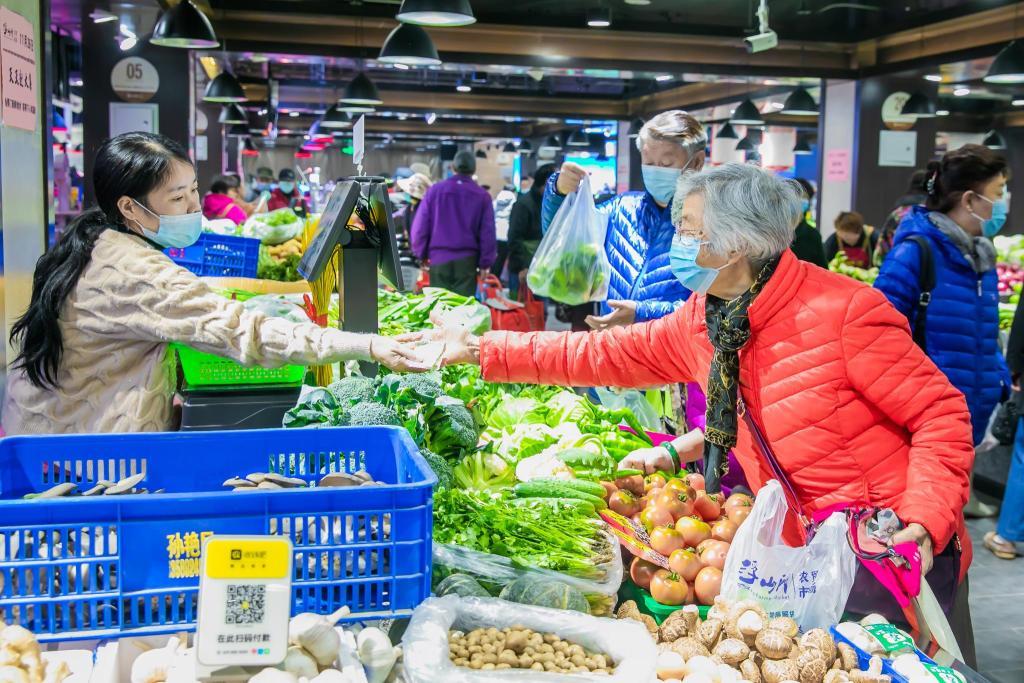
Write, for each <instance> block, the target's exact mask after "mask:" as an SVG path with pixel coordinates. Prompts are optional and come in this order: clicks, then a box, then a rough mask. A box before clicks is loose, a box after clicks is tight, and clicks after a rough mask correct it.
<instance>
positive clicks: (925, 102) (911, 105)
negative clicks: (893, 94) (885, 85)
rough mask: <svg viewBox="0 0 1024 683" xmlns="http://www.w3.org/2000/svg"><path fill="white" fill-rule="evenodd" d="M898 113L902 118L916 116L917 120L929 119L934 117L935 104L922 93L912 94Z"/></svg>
mask: <svg viewBox="0 0 1024 683" xmlns="http://www.w3.org/2000/svg"><path fill="white" fill-rule="evenodd" d="M900 113H901V114H903V115H904V116H916V117H917V118H919V119H930V118H933V117H934V116H935V102H933V101H932V98H930V97H928V96H927V95H925V94H924V93H922V92H914V93H912V94H911V95H910V97H909V98H908V99H907V101H906V102H904V103H903V109H901V110H900Z"/></svg>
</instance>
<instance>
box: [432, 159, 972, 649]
mask: <svg viewBox="0 0 1024 683" xmlns="http://www.w3.org/2000/svg"><path fill="white" fill-rule="evenodd" d="M673 206H674V210H673V214H674V215H673V224H674V225H675V226H676V229H677V233H676V236H675V238H674V241H673V244H672V250H671V252H670V254H671V260H672V268H673V271H674V272H675V274H676V276H677V277H678V278H679V279H680V280H681V281H682V283H683V285H684V286H685V287H687V288H689V289H691V290H693V291H694V292H695V293H696V294H697V295H696V296H693V297H691V298H690V299H689V300H688V301H687V302H686V303H685V304H684V305H683V306H682V307H681V308H680V309H679V310H678V311H677V312H675V313H674V314H672V315H669V316H667V317H665V318H662V319H660V320H656V321H652V322H649V323H645V324H640V325H633V326H629V327H621V328H617V329H611V330H608V331H603V332H593V333H555V332H539V333H530V334H517V333H508V332H494V333H490V334H487V335H485V336H483V337H481V338H476V337H472V336H470V335H469V334H468V333H467V332H466V331H464V330H445V331H443V332H441V333H439V334H440V335H441V336H443V337H445V340H446V343H447V351H446V362H449V363H479V364H480V366H481V368H482V370H483V375H484V378H485V379H487V380H489V381H494V382H530V383H537V384H557V385H563V386H602V385H611V386H618V387H647V386H655V385H662V384H670V383H675V382H698V383H699V384H700V385H701V387H702V388H703V389H704V390H705V392H706V394H707V396H708V415H707V419H708V426H707V430H706V444H705V459H706V460H709V461H711V462H721V461H722V456H723V455H724V453H725V452H727V451H728V450H729V449H730V448H734V450H735V453H736V456H737V459H738V460H739V463H740V465H741V467H742V468H743V472H744V474H745V475H746V478H747V481H748V482H749V483H750V485H751V487H752V488H753V490H754V491H755V492H756V491H757V490H759V489H760V487H761V486H762V485H763V484H764V483H765V482H767V481H768V480H769V479H772V478H774V475H773V474H772V471H771V470H770V468H769V465H768V463H767V461H766V459H765V457H764V454H763V453H762V452H761V451H760V450H759V448H758V446H757V445H756V444H755V442H754V440H753V438H752V435H751V432H750V430H749V429H748V428H747V425H746V423H745V422H744V421H743V420H741V419H739V416H738V410H737V399H738V398H742V400H743V402H744V403H745V405H746V409H747V410H748V411H749V412H750V414H751V417H752V418H753V420H754V421H755V423H756V424H757V425H758V426H759V427H760V429H761V431H762V432H763V433H764V435H765V437H766V440H767V442H768V445H769V446H770V448H771V450H772V451H773V452H774V453H775V456H776V457H777V459H778V461H779V464H780V466H781V468H782V470H783V472H784V473H785V475H786V476H787V478H788V479H789V480H790V482H791V483H792V484H793V487H794V489H795V492H796V495H797V497H798V498H799V503H800V504H801V506H802V507H803V508H804V510H805V511H806V512H808V513H809V514H813V513H814V512H815V511H818V510H823V509H825V508H827V507H830V506H833V505H836V504H844V503H854V504H861V505H872V506H879V507H887V508H891V509H893V510H895V511H896V513H897V514H898V515H899V517H900V518H901V519H902V520H903V522H904V523H905V524H906V527H905V528H904V529H903V530H901V531H900V532H898V533H897V534H896V536H895V537H894V539H893V540H894V543H900V542H907V541H911V540H912V541H915V542H916V543H918V545H919V546H920V549H921V553H922V557H923V558H924V567H925V570H926V571H927V569H929V568H930V567H931V566H932V561H933V557H936V558H938V557H940V555H941V557H942V558H943V559H944V560H948V561H949V562H952V563H954V564H952V565H948V564H947V565H945V566H951V567H952V572H951V574H952V577H951V579H950V583H951V587H950V589H951V590H950V595H949V597H950V599H951V600H952V593H954V592H955V593H956V600H955V606H954V607H953V609H952V613H951V625H952V626H953V629H954V632H956V633H957V635H958V639H959V640H960V641H961V642H960V645H961V649H962V650H963V651H964V653H965V656H966V658H967V659H968V660H969V662H970V661H973V649H974V647H973V646H974V642H973V635H972V632H971V628H970V615H969V612H968V610H967V590H966V588H967V586H966V584H961V586H960V590H957V580H958V579H957V572H956V564H955V563H956V562H957V558H956V554H957V553H959V551H960V549H961V548H962V550H963V552H962V556H960V557H959V570H960V571H959V581H961V582H962V581H963V580H964V578H965V577H966V570H967V567H968V565H969V564H970V547H971V544H970V541H969V539H968V537H967V531H966V529H965V527H964V520H963V515H962V513H961V510H962V508H963V506H964V503H965V502H966V500H967V490H968V472H969V470H970V466H971V463H972V460H973V457H974V450H973V448H972V443H971V423H970V416H969V415H968V412H967V406H966V404H965V402H964V398H963V395H962V394H961V393H960V392H958V391H957V390H956V389H954V388H953V386H952V385H951V384H950V383H949V381H948V380H947V379H946V377H945V376H944V375H943V374H942V373H941V372H939V370H938V369H937V368H936V367H935V365H934V364H933V363H932V362H931V361H930V360H928V358H927V356H925V355H924V353H923V352H922V351H921V350H920V349H919V348H918V347H917V346H916V345H915V344H914V341H913V339H911V336H910V333H909V330H908V328H907V322H906V319H905V318H904V317H903V316H901V315H900V314H899V313H898V312H897V311H896V310H895V309H894V308H893V307H892V306H891V305H890V304H889V303H888V301H886V299H885V297H884V296H882V295H881V294H880V293H879V292H877V291H875V290H873V289H871V288H870V287H867V286H865V285H863V284H861V283H858V282H855V281H854V280H851V279H849V278H844V277H842V276H838V275H835V274H833V273H830V272H828V271H825V270H822V269H820V268H815V267H812V266H809V265H808V264H806V263H803V262H801V261H798V260H797V259H796V258H795V257H794V256H793V254H792V252H790V251H789V244H790V242H791V241H792V234H793V228H794V226H795V225H796V224H797V220H798V219H799V214H800V194H799V191H798V190H797V189H796V188H795V187H794V186H793V184H792V183H791V182H789V181H785V180H783V179H781V178H778V177H777V176H774V175H772V174H771V173H768V172H766V171H762V170H760V169H758V168H756V167H753V166H748V165H740V164H727V165H724V166H719V167H717V168H713V169H711V170H708V171H704V172H702V173H697V174H690V175H684V176H683V177H682V178H681V179H680V181H679V188H678V190H677V193H676V197H675V202H674V203H673ZM796 538H799V537H798V536H797V537H796ZM794 540H796V539H794ZM950 555H953V557H952V558H950V557H949V556H950ZM932 583H933V587H934V581H932ZM936 594H937V595H938V596H939V597H940V600H941V598H942V596H941V595H939V589H938V588H936Z"/></svg>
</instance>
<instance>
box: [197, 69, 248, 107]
mask: <svg viewBox="0 0 1024 683" xmlns="http://www.w3.org/2000/svg"><path fill="white" fill-rule="evenodd" d="M245 100H246V97H245V91H244V90H242V84H241V83H239V82H238V79H237V78H235V77H234V76H232V75H231V74H229V73H228V72H227V71H222V72H221V73H220V75H219V76H217V77H216V78H215V79H213V80H212V81H210V82H209V83H207V84H206V92H205V93H203V101H204V102H221V103H224V104H226V103H229V102H245Z"/></svg>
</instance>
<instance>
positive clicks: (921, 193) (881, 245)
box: [874, 169, 928, 266]
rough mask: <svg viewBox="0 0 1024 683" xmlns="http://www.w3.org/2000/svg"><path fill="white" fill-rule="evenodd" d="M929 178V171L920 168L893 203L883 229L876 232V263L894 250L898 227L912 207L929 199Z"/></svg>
mask: <svg viewBox="0 0 1024 683" xmlns="http://www.w3.org/2000/svg"><path fill="white" fill-rule="evenodd" d="M927 180H928V171H926V170H924V169H918V170H916V171H914V172H913V173H912V174H911V176H910V183H909V184H908V185H907V191H906V192H905V193H903V195H901V196H900V198H899V199H897V200H896V203H895V204H893V209H892V211H890V212H889V215H888V216H886V218H885V222H884V223H882V229H881V230H879V231H876V232H875V235H877V239H876V240H875V253H874V265H876V266H880V265H882V261H884V260H885V257H886V256H888V255H889V252H890V251H892V246H893V239H894V238H895V236H896V229H897V228H899V226H900V223H902V222H903V218H904V217H905V216H906V215H907V214H908V213H910V209H911V208H913V207H915V206H917V205H919V204H924V203H925V201H927V199H928V193H927V192H926V191H925V182H926V181H927Z"/></svg>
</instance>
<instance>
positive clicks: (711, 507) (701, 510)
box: [693, 491, 722, 522]
mask: <svg viewBox="0 0 1024 683" xmlns="http://www.w3.org/2000/svg"><path fill="white" fill-rule="evenodd" d="M716 495H717V494H711V495H709V494H707V493H705V492H704V491H697V499H696V500H695V501H693V509H694V510H695V511H696V512H697V514H698V515H700V516H701V519H703V520H704V521H705V522H710V521H712V520H715V519H718V518H719V516H720V515H721V514H722V506H721V504H720V503H719V502H718V498H716Z"/></svg>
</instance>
